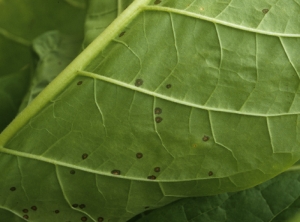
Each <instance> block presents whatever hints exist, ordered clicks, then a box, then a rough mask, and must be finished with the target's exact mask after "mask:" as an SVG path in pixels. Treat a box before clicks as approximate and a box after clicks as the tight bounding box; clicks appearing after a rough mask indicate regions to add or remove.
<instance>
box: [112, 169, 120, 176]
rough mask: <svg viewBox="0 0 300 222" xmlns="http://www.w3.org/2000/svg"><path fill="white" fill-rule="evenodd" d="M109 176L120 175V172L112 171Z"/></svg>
mask: <svg viewBox="0 0 300 222" xmlns="http://www.w3.org/2000/svg"><path fill="white" fill-rule="evenodd" d="M111 174H113V175H120V174H121V171H120V170H112V171H111Z"/></svg>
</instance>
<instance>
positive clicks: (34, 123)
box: [0, 0, 300, 222]
mask: <svg viewBox="0 0 300 222" xmlns="http://www.w3.org/2000/svg"><path fill="white" fill-rule="evenodd" d="M283 8H284V10H283ZM299 12H300V7H299V4H296V3H295V2H290V3H286V2H284V3H283V1H266V0H265V1H261V0H260V1H258V0H257V1H251V4H250V3H249V2H248V1H246V0H243V1H241V0H240V1H229V0H228V1H223V2H219V1H217V0H215V1H211V0H210V1H200V0H198V1H197V0H196V1H191V0H190V1H188V0H186V1H167V0H166V1H160V0H155V1H150V0H136V1H134V2H133V3H132V4H131V5H130V6H129V7H128V8H127V9H126V10H125V11H124V12H123V13H121V14H120V15H119V16H118V18H117V19H116V20H114V21H113V22H112V23H111V25H110V26H109V27H107V28H106V29H105V30H104V31H103V32H102V34H101V35H100V36H99V37H97V38H96V39H95V40H94V41H93V42H92V43H91V44H89V46H88V47H87V48H86V49H85V51H83V52H82V53H81V54H80V55H79V56H78V57H77V58H76V59H75V60H73V62H72V63H71V64H70V65H69V66H68V67H67V68H66V69H64V71H63V72H61V74H60V75H59V76H58V77H57V78H55V79H54V80H53V81H52V82H51V83H50V84H49V85H48V86H47V88H46V89H45V90H44V91H42V92H41V93H40V94H39V95H38V96H37V97H36V98H35V99H34V101H33V102H32V103H31V104H30V105H29V106H27V107H26V108H25V109H24V110H23V111H22V112H21V113H20V114H19V116H18V117H17V118H16V119H15V120H14V121H13V122H12V123H11V124H10V125H9V126H8V127H7V128H6V129H5V130H4V131H3V132H2V134H1V135H0V146H1V147H0V151H1V166H2V167H3V169H7V170H6V171H5V172H2V173H1V175H0V176H1V177H0V192H1V193H0V196H1V197H3V199H2V200H0V206H2V208H5V209H9V210H10V211H12V212H14V214H16V215H19V216H20V217H22V216H23V213H22V212H21V209H23V208H24V207H28V206H36V207H37V208H38V210H37V211H30V213H28V215H29V216H30V218H31V219H30V220H32V221H40V220H43V221H45V222H47V221H61V220H62V218H63V219H64V220H66V219H67V220H79V219H80V218H82V217H86V218H89V220H92V221H97V220H100V221H101V220H102V219H101V218H104V220H109V221H125V220H128V219H130V218H131V217H133V216H134V215H136V214H138V213H140V212H143V211H144V210H145V209H153V208H157V207H160V206H164V205H166V204H168V203H170V202H172V201H175V200H177V199H179V198H182V197H188V196H201V195H202V196H204V195H205V196H206V195H214V194H219V193H224V192H233V191H239V190H242V189H246V188H249V187H252V186H254V185H257V184H259V183H262V182H264V181H266V180H268V179H270V178H272V177H274V176H275V175H277V174H279V173H280V172H282V171H284V170H285V169H287V168H289V167H290V166H292V165H293V164H294V163H295V162H296V161H297V160H298V159H299V158H300V153H299V150H298V147H299V139H298V135H299V124H298V114H299V107H300V106H299V102H300V101H299V99H300V98H299V96H298V94H299V93H298V85H299V75H298V73H299V68H300V67H299V65H298V64H300V63H299V57H298V51H299V37H300V35H299V26H298V25H297V24H298V23H297V22H298V20H297V19H295V18H298V17H297V16H298V15H299ZM107 21H108V20H107ZM16 203H17V204H16ZM74 204H75V205H74ZM77 205H78V206H77ZM80 206H81V207H80ZM58 211H59V212H58ZM82 220H84V219H82Z"/></svg>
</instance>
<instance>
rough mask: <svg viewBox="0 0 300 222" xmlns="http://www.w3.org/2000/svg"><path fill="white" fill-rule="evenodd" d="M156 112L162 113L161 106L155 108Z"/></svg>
mask: <svg viewBox="0 0 300 222" xmlns="http://www.w3.org/2000/svg"><path fill="white" fill-rule="evenodd" d="M154 113H155V114H161V113H162V109H161V108H159V107H156V108H155V109H154Z"/></svg>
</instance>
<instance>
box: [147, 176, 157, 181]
mask: <svg viewBox="0 0 300 222" xmlns="http://www.w3.org/2000/svg"><path fill="white" fill-rule="evenodd" d="M147 178H148V179H149V180H155V179H156V176H154V175H151V176H148V177H147Z"/></svg>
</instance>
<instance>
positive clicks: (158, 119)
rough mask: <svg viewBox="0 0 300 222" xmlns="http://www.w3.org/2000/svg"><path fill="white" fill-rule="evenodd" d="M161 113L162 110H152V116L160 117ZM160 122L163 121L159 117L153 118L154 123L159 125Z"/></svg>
mask: <svg viewBox="0 0 300 222" xmlns="http://www.w3.org/2000/svg"><path fill="white" fill-rule="evenodd" d="M161 113H162V109H161V108H159V107H156V108H155V109H154V114H156V115H160V114H161ZM162 120H163V119H162V118H161V117H160V116H157V117H155V122H156V123H160V122H161V121H162Z"/></svg>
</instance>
